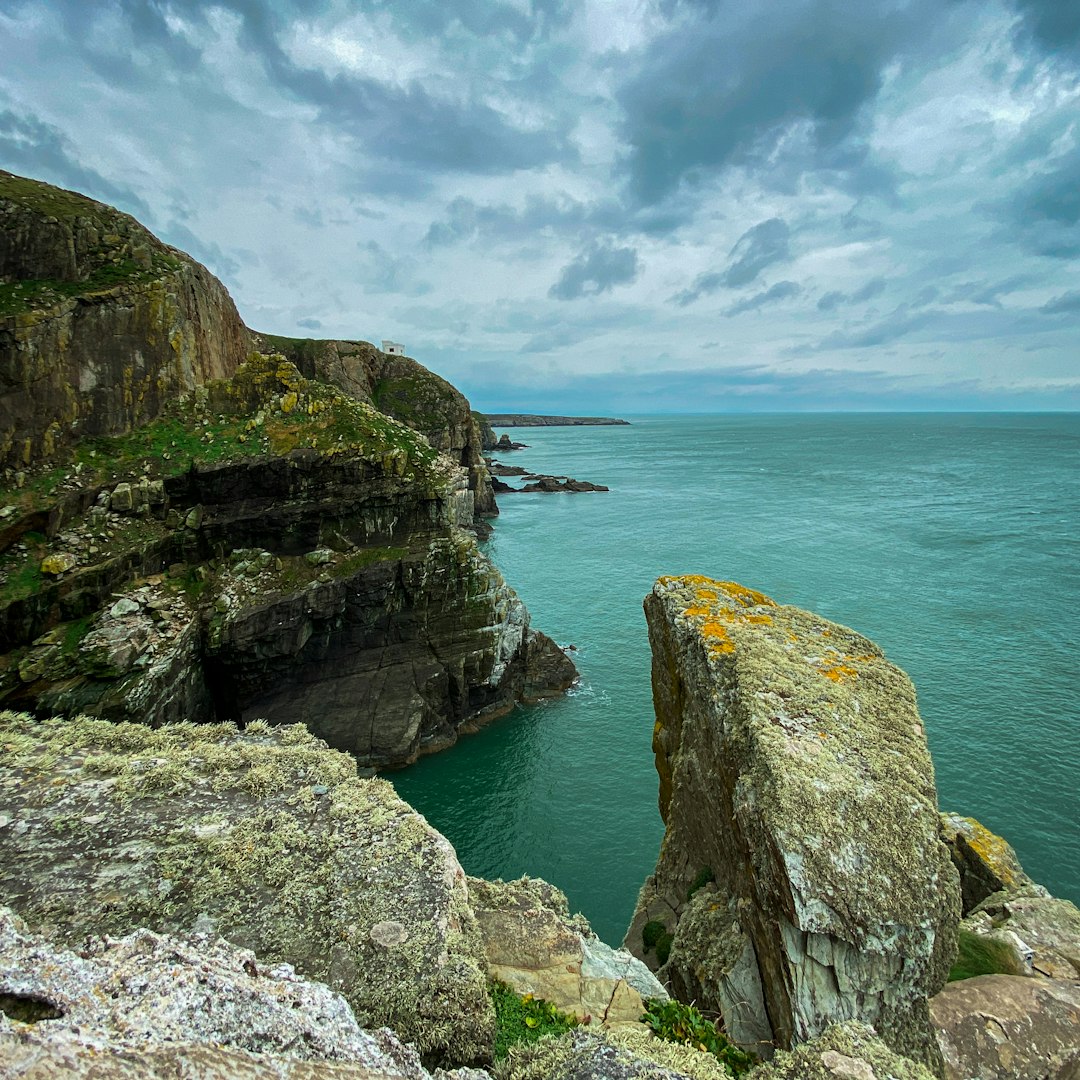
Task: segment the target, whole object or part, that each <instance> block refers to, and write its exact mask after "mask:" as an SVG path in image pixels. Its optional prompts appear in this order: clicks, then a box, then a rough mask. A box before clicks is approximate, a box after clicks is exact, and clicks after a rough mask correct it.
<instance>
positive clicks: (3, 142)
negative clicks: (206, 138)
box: [0, 109, 153, 221]
mask: <svg viewBox="0 0 1080 1080" xmlns="http://www.w3.org/2000/svg"><path fill="white" fill-rule="evenodd" d="M0 161H2V162H3V165H4V168H6V169H8V170H13V171H15V172H19V173H25V174H26V175H28V176H42V175H48V176H52V177H54V182H55V183H57V184H59V185H63V186H65V187H69V188H71V189H73V190H75V191H78V192H80V193H82V194H85V195H91V196H93V197H95V198H97V199H101V200H105V201H107V202H109V203H111V204H112V205H114V206H117V207H119V208H120V209H121V210H126V211H127V212H128V213H129V214H135V215H137V216H139V217H141V218H142V219H143V220H144V221H145V220H147V219H152V217H153V215H152V214H151V211H150V208H149V206H147V204H146V203H145V202H144V201H143V200H142V199H140V198H139V196H138V195H136V194H135V193H134V192H133V191H132V190H131V189H130V188H128V187H125V186H123V185H121V184H115V183H113V182H112V181H111V180H108V179H106V178H105V177H104V176H102V175H101V174H100V173H98V172H96V171H95V170H94V169H92V168H90V167H89V166H87V165H84V164H82V163H81V162H80V161H79V160H78V158H77V151H76V149H75V148H74V146H73V145H72V143H71V141H70V140H69V139H68V138H67V136H65V135H64V134H63V132H61V131H60V129H59V128H57V127H55V126H53V125H52V124H49V123H46V122H45V121H44V120H41V119H39V118H38V117H36V116H34V115H33V114H23V115H21V116H20V115H18V114H17V113H15V112H14V111H13V110H11V109H4V110H3V111H0Z"/></svg>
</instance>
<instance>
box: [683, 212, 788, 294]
mask: <svg viewBox="0 0 1080 1080" xmlns="http://www.w3.org/2000/svg"><path fill="white" fill-rule="evenodd" d="M790 237H791V230H790V229H789V228H788V225H787V222H785V221H784V220H782V219H781V218H768V219H767V220H765V221H759V222H758V223H757V224H756V225H754V226H752V227H751V228H749V229H747V230H746V232H744V233H743V234H742V236H740V237H739V239H738V240H736V241H735V246H734V247H732V249H731V251H730V253H729V255H728V265H727V269H726V270H724V271H723V272H719V271H716V270H709V271H706V272H705V273H702V274H698V276H697V277H696V278H694V282H693V284H692V285H691V286H690V288H688V289H683V291H682V292H679V293H676V294H675V296H673V297H672V298H671V299H672V300H673V301H674V302H675V303H676V304H678V305H679V306H680V307H686V306H687V305H688V304H692V303H693V302H694V301H695V300H697V299H699V298H700V297H702V296H707V295H709V294H710V293H714V292H716V291H717V290H718V289H721V288H726V289H737V288H740V287H741V286H743V285H749V284H750V282H752V281H753V280H754V279H755V278H756V277H757V276H758V275H759V274H760V273H761V272H762V271H763V270H765V269H766V268H767V267H770V266H772V265H773V263H777V262H782V261H784V260H785V259H787V258H789V257H790V254H791V252H790V245H789V240H790Z"/></svg>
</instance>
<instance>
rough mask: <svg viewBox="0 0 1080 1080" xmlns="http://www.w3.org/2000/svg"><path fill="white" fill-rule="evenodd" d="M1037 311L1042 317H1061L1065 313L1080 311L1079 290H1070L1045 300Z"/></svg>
mask: <svg viewBox="0 0 1080 1080" xmlns="http://www.w3.org/2000/svg"><path fill="white" fill-rule="evenodd" d="M1039 310H1040V311H1041V312H1042V313H1043V314H1044V315H1063V314H1065V313H1066V312H1070V313H1071V312H1074V311H1080V290H1077V289H1072V290H1071V291H1069V292H1064V293H1062V294H1061V295H1060V296H1055V297H1054V298H1053V299H1052V300H1047V301H1046V303H1045V304H1043V306H1042V307H1041V308H1039Z"/></svg>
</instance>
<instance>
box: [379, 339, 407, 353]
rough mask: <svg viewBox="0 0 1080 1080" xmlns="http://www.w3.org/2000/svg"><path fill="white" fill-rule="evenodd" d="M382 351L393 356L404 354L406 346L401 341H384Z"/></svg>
mask: <svg viewBox="0 0 1080 1080" xmlns="http://www.w3.org/2000/svg"><path fill="white" fill-rule="evenodd" d="M382 351H383V352H384V353H389V354H390V355H391V356H404V355H405V346H404V345H402V344H401V342H400V341H383V343H382Z"/></svg>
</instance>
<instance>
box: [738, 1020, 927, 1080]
mask: <svg viewBox="0 0 1080 1080" xmlns="http://www.w3.org/2000/svg"><path fill="white" fill-rule="evenodd" d="M933 1075H934V1074H933V1073H931V1072H930V1071H929V1070H927V1068H926V1067H925V1066H924V1065H921V1064H919V1063H918V1062H915V1061H912V1060H910V1059H909V1058H905V1057H902V1056H901V1055H899V1054H897V1053H896V1052H895V1051H893V1050H891V1049H889V1047H888V1046H886V1045H885V1043H883V1042H882V1041H881V1039H879V1038H878V1037H877V1035H876V1034H875V1033H874V1029H873V1028H871V1027H867V1026H866V1025H865V1024H860V1023H858V1022H856V1021H848V1022H846V1023H843V1024H837V1025H835V1026H834V1027H831V1028H829V1029H828V1030H827V1031H825V1032H824V1033H823V1034H821V1035H819V1036H818V1037H817V1038H816V1039H812V1040H811V1041H810V1042H807V1043H803V1045H801V1046H799V1047H796V1048H795V1049H794V1050H792V1051H781V1052H780V1053H778V1054H777V1055H776V1056H775V1057H774V1058H773V1059H772V1061H770V1062H768V1063H767V1064H765V1065H761V1066H759V1067H758V1068H756V1069H753V1070H752V1071H751V1072H750V1073H749V1074H748V1077H749V1078H751V1080H933Z"/></svg>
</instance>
